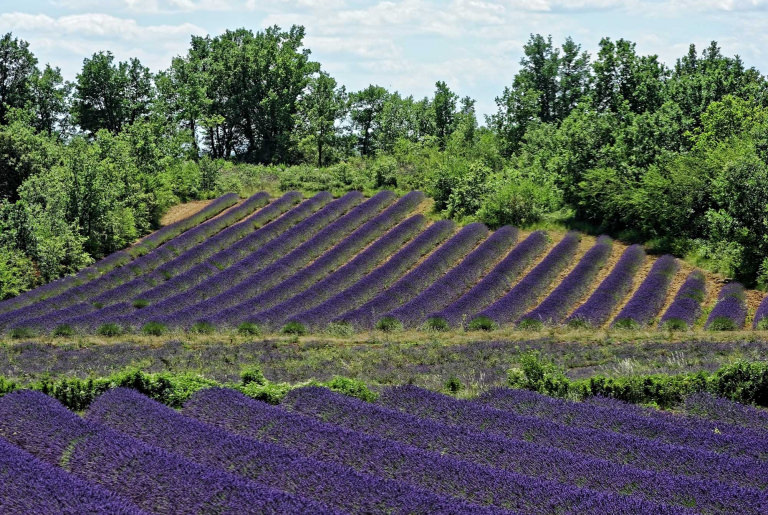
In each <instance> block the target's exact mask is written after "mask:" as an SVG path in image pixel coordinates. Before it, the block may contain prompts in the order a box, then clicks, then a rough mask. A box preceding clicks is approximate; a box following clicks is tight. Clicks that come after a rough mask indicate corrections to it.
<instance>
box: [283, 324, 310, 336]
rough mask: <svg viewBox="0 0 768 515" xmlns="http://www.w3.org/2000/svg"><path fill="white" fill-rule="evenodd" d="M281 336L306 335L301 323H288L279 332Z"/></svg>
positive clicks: (305, 329)
mask: <svg viewBox="0 0 768 515" xmlns="http://www.w3.org/2000/svg"><path fill="white" fill-rule="evenodd" d="M281 332H282V333H283V334H294V335H296V336H303V335H305V334H307V328H306V327H305V326H304V324H302V323H301V322H288V323H287V324H285V325H284V326H283V329H282V330H281Z"/></svg>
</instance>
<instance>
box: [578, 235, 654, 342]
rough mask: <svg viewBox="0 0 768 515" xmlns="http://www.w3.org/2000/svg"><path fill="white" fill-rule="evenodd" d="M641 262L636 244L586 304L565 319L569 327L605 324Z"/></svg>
mask: <svg viewBox="0 0 768 515" xmlns="http://www.w3.org/2000/svg"><path fill="white" fill-rule="evenodd" d="M644 260H645V252H644V251H643V247H642V246H640V245H631V246H630V247H628V248H627V250H625V251H624V253H623V254H622V255H621V257H620V258H619V261H618V262H617V263H616V265H615V266H614V267H613V270H611V272H610V273H609V274H608V276H607V277H606V278H605V279H603V281H602V282H601V283H600V285H599V286H598V287H597V289H596V290H595V291H594V292H592V295H590V296H589V298H588V299H587V301H586V302H585V303H584V304H582V305H581V306H579V307H578V308H577V309H576V311H574V312H573V313H571V315H570V316H569V317H568V318H566V319H565V322H566V323H567V324H568V325H571V326H577V327H578V326H585V327H600V326H602V325H603V324H605V322H607V321H608V317H609V316H610V315H611V312H612V311H613V309H614V308H615V307H616V306H617V305H618V304H619V302H621V299H623V298H624V297H625V296H626V295H627V293H629V290H630V289H631V288H632V279H633V278H634V277H635V274H637V271H638V270H640V266H641V265H642V264H643V261H644Z"/></svg>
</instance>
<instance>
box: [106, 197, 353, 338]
mask: <svg viewBox="0 0 768 515" xmlns="http://www.w3.org/2000/svg"><path fill="white" fill-rule="evenodd" d="M361 200H362V195H361V194H360V193H357V192H352V193H348V194H347V195H345V196H343V197H341V198H340V199H337V200H334V201H332V202H330V203H328V204H327V205H326V206H324V207H323V208H321V209H319V210H318V211H316V212H314V213H313V214H311V215H310V216H308V217H306V218H304V219H303V220H301V221H300V222H299V223H297V224H296V225H293V226H292V227H290V228H289V229H288V230H286V231H285V232H283V233H280V234H275V235H274V237H273V238H272V239H271V240H270V241H269V242H268V243H266V244H265V245H264V246H262V247H261V248H259V249H258V250H257V251H255V252H254V253H252V254H250V255H249V256H247V257H246V258H244V259H241V260H240V261H237V262H236V263H234V264H233V265H232V266H230V267H227V268H225V269H223V270H220V271H219V272H218V273H215V274H213V275H211V276H209V277H207V278H206V279H205V280H203V281H202V282H200V283H198V284H196V285H195V286H193V287H192V288H189V289H182V290H179V291H176V292H174V294H173V295H168V296H166V297H165V298H164V299H162V300H160V301H159V302H157V303H155V304H150V305H149V306H148V307H146V308H143V309H140V310H137V311H134V312H132V313H130V314H129V315H126V316H124V317H120V318H118V319H116V320H115V322H116V323H119V324H124V325H128V326H140V325H141V324H143V323H146V322H148V321H150V320H157V319H160V318H162V317H165V316H167V315H170V314H171V313H176V312H180V311H182V310H185V309H190V310H193V309H194V308H196V307H201V308H202V303H203V302H205V301H206V300H208V299H212V298H215V299H217V300H219V299H220V298H221V294H222V293H223V292H225V291H227V290H229V289H231V288H232V287H234V286H235V285H242V286H243V287H247V285H248V283H249V282H250V280H251V278H253V277H254V276H255V274H256V273H262V272H264V271H265V270H266V269H268V268H270V269H272V270H274V269H276V268H282V267H281V266H280V265H281V264H282V263H284V262H285V259H286V256H288V255H290V256H294V257H295V256H297V255H300V253H301V252H303V251H304V249H306V248H307V247H308V246H312V245H307V244H308V243H309V242H311V243H312V244H314V243H315V242H317V241H318V238H317V237H318V235H320V236H321V237H322V235H323V234H325V233H326V232H327V231H326V229H327V228H328V227H332V226H333V225H334V224H335V223H336V222H338V221H339V220H341V219H343V220H344V221H350V220H351V218H350V217H347V215H349V214H351V213H352V212H354V210H355V206H357V205H358V204H359V203H360V201H361ZM345 213H346V214H345ZM267 227H268V226H267ZM265 228H266V227H265ZM297 251H299V252H297ZM312 257H313V256H311V255H308V256H307V258H308V259H311V258H312ZM217 268H218V267H217ZM183 275H186V274H183ZM256 286H258V285H256ZM227 300H228V301H230V302H233V301H234V299H232V298H229V299H227ZM210 306H211V303H208V304H206V305H205V307H206V308H209V307H210ZM201 311H202V309H201Z"/></svg>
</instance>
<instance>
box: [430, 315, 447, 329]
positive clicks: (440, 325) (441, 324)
mask: <svg viewBox="0 0 768 515" xmlns="http://www.w3.org/2000/svg"><path fill="white" fill-rule="evenodd" d="M424 325H425V326H426V328H427V329H428V330H429V331H447V330H448V329H450V327H449V326H448V321H447V320H446V319H444V318H442V317H432V318H430V319H428V320H427V321H426V323H425V324H424Z"/></svg>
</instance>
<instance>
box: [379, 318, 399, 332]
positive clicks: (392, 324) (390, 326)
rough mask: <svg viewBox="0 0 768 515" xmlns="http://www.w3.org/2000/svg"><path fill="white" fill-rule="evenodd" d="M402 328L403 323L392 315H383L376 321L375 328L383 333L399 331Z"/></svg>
mask: <svg viewBox="0 0 768 515" xmlns="http://www.w3.org/2000/svg"><path fill="white" fill-rule="evenodd" d="M402 328H403V323H402V322H400V320H398V319H396V318H392V317H384V318H382V319H381V320H379V321H378V322H377V323H376V329H378V330H379V331H384V332H385V333H391V332H393V331H400V330H402Z"/></svg>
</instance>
